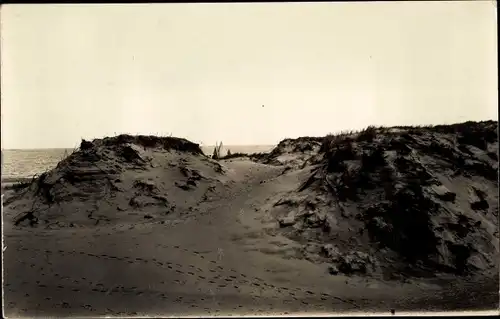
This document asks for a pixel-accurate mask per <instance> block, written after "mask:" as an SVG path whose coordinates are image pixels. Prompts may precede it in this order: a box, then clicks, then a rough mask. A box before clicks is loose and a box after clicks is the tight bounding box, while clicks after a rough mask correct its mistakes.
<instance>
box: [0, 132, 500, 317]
mask: <svg viewBox="0 0 500 319" xmlns="http://www.w3.org/2000/svg"><path fill="white" fill-rule="evenodd" d="M473 125H476V126H477V127H478V129H477V130H479V132H482V133H477V134H478V135H480V134H483V135H484V134H487V133H485V132H487V131H485V130H486V128H488V127H489V128H488V129H491V128H493V131H495V129H496V128H495V126H496V123H493V124H492V125H490V126H488V125H487V124H484V123H483V124H481V123H479V124H478V123H475V124H473ZM481 125H482V126H481ZM481 127H484V128H485V130H483V131H481ZM420 131H422V132H423V133H419V132H420ZM420 131H418V132H416V133H415V132H407V133H406V134H407V135H410V136H411V137H413V138H414V139H416V140H417V142H414V144H411V142H408V141H407V140H404V143H402V144H403V145H412V146H411V148H412V151H411V152H410V153H411V154H414V156H417V155H418V158H419V160H420V163H422V161H424V163H422V166H424V165H426V172H430V173H429V174H431V177H428V176H427V175H425V174H421V175H417V176H413V175H411V172H415V171H418V168H413V170H411V169H406V167H407V166H408V165H413V164H412V163H413V162H414V161H413V159H414V158H415V157H411V159H412V160H410V159H408V158H410V157H408V153H406V152H407V151H406V150H405V149H404V146H403V147H401V146H398V147H400V148H402V149H403V150H402V151H401V150H400V149H395V150H391V149H387V148H386V146H385V145H386V144H384V143H386V138H387V140H388V141H389V140H390V141H392V140H397V139H398V138H407V137H406V135H404V134H405V133H401V132H399V133H398V134H397V135H391V134H392V133H391V132H379V133H377V134H375V136H374V138H373V139H370V138H368V139H367V140H364V139H363V138H362V139H361V140H360V142H352V143H350V144H351V146H353V147H352V149H353V150H354V151H353V152H352V153H354V155H353V154H351V155H349V156H347V157H345V156H344V157H339V155H338V154H337V155H335V154H336V151H335V150H336V149H337V148H338V147H337V146H332V145H340V146H339V147H340V149H342V148H343V147H344V146H342V145H347V144H346V143H345V142H341V141H340V140H335V141H334V139H332V138H331V137H330V138H329V140H328V142H325V140H324V139H317V138H315V139H312V141H311V142H310V143H309V142H308V139H307V138H305V139H299V140H287V141H285V142H284V143H282V144H281V145H279V146H278V147H277V149H276V150H275V151H273V152H272V153H270V154H267V155H259V156H254V157H240V158H232V159H227V160H221V161H214V160H211V159H209V158H207V157H206V156H204V155H203V154H202V152H201V151H200V150H199V147H198V146H197V145H196V144H193V143H190V142H189V141H186V140H183V139H176V138H153V137H130V136H120V137H115V138H107V139H103V140H95V141H93V142H83V143H82V145H81V147H80V150H79V151H78V152H76V153H74V154H72V155H71V156H70V157H69V158H67V159H66V160H64V161H62V162H61V163H60V164H59V165H58V166H57V167H56V168H55V169H53V170H52V171H50V172H47V173H46V174H43V175H42V176H40V177H38V178H37V179H34V180H33V182H32V183H28V185H26V186H25V187H20V188H17V189H16V190H9V191H6V193H5V198H4V199H3V200H4V211H3V221H4V222H3V231H4V247H6V248H5V251H4V256H3V257H4V289H5V290H4V306H5V307H4V309H5V314H6V315H7V316H42V315H44V316H89V315H90V316H98V315H163V316H164V315H172V316H175V315H186V314H191V315H213V314H219V315H224V314H225V315H228V314H233V315H236V314H240V315H243V314H268V313H269V312H271V313H276V314H277V313H281V314H283V313H289V314H292V313H303V312H308V313H332V312H343V311H352V312H360V311H377V312H378V311H387V313H389V311H390V309H396V312H397V311H404V310H407V311H409V310H434V311H444V310H462V309H495V308H497V306H498V232H496V233H495V229H497V228H498V218H493V217H491V216H494V214H496V212H497V211H498V195H497V193H498V184H497V182H494V181H493V180H492V178H491V177H492V173H491V172H490V171H489V169H488V168H485V167H487V165H490V166H491V167H493V169H494V170H495V171H496V170H497V169H498V160H496V161H489V159H488V158H491V156H492V155H490V156H488V155H486V157H488V158H486V157H484V156H482V155H481V154H487V153H488V152H490V153H491V152H493V153H495V152H497V151H496V150H497V149H498V139H497V137H496V135H495V137H494V138H493V140H492V142H489V143H487V144H486V150H482V149H481V148H477V147H475V146H470V145H469V146H467V149H469V150H470V153H471V154H469V153H467V154H469V155H467V156H468V157H467V159H466V163H465V164H464V163H463V162H459V163H458V164H456V165H462V166H461V167H462V170H461V171H460V172H459V173H457V174H456V175H453V174H452V173H453V172H455V171H454V168H453V169H448V166H447V165H448V164H446V163H448V162H447V161H448V160H447V159H446V158H444V159H443V158H442V157H439V159H440V161H438V156H437V155H436V156H434V155H433V156H428V155H425V156H424V155H423V153H422V154H421V153H419V152H423V151H421V148H420V147H419V146H418V147H417V145H423V144H425V143H423V142H422V140H424V139H425V136H426V135H428V136H431V137H428V139H430V140H432V141H434V139H435V138H436V136H441V135H439V134H441V133H436V132H434V131H433V132H432V133H430V132H425V131H424V130H423V129H420ZM418 134H420V135H418ZM436 134H437V135H436ZM442 134H443V137H442V138H443V139H444V138H445V137H451V138H454V140H452V141H451V142H450V143H451V145H454V146H453V147H454V148H453V153H448V154H453V156H455V157H458V156H459V154H465V153H466V151H463V150H465V147H462V146H460V145H462V144H463V143H460V142H459V141H462V142H463V138H462V139H461V137H460V136H461V135H460V133H457V132H456V131H451V132H447V133H442ZM401 136H403V137H401ZM344 138H345V137H342V139H344ZM352 138H353V141H354V139H355V138H357V137H356V136H354V135H353V136H352ZM443 139H439V140H438V142H436V143H441V142H442V143H447V142H443V141H444V140H443ZM457 140H459V141H457ZM332 141H333V142H332ZM474 141H475V140H474ZM329 143H333V144H329ZM335 143H336V144H335ZM390 143H392V144H394V145H396V144H397V143H398V142H397V141H395V142H390ZM426 143H427V142H426ZM431 143H432V142H431ZM453 143H455V144H453ZM392 144H391V145H392ZM297 145H299V146H297ZM377 145H384V150H383V151H384V154H383V155H384V156H382V157H383V158H384V160H383V161H375V162H376V163H380V165H379V166H377V165H375V168H373V165H368V164H367V165H368V168H369V169H368V168H366V167H365V169H366V170H368V172H365V173H363V174H361V173H360V171H356V169H354V170H353V169H352V168H349V167H350V166H351V165H352V166H356V165H358V166H359V165H361V164H359V163H366V160H365V162H362V159H359V157H360V156H362V154H363V152H367V153H369V154H371V153H370V152H375V151H376V150H377ZM398 145H399V144H398ZM439 145H441V144H439ZM441 146H442V145H441ZM459 147H460V148H462V149H463V150H460V149H459ZM495 147H496V150H494V148H495ZM450 148H451V146H450ZM457 149H458V151H459V152H461V153H456V152H458V151H457ZM391 154H392V155H391ZM405 154H406V155H405ZM425 154H427V153H425ZM335 156H337V157H335ZM369 156H370V155H369ZM375 156H379V157H380V154H379V155H375ZM390 156H393V157H390ZM398 156H399V157H402V158H406V159H408V161H410V162H411V163H410V164H405V165H407V166H394V163H397V161H396V159H397V158H398ZM440 156H441V155H440ZM448 156H451V155H448ZM464 156H465V155H464ZM332 158H334V160H332ZM346 158H348V159H346ZM349 158H350V159H349ZM394 158H396V159H394ZM423 159H425V160H423ZM431 161H433V162H431ZM467 161H469V162H467ZM346 162H347V163H346ZM358 162H359V163H358ZM341 163H345V164H341ZM467 163H468V164H467ZM481 163H482V164H481ZM485 163H487V164H485ZM495 163H496V165H497V166H496V167H495V166H494V165H495ZM464 165H465V166H464ZM467 165H468V166H467ZM388 166H390V167H392V168H393V177H392V179H391V181H392V182H391V183H393V184H394V185H401V186H398V187H399V188H397V187H396V190H398V189H409V190H411V191H413V193H412V194H414V193H415V192H416V193H417V194H418V189H415V188H412V186H408V185H412V184H411V182H409V180H412V178H413V179H418V180H420V181H422V182H421V183H420V185H421V187H422V188H423V187H428V188H429V189H430V190H434V191H435V192H434V193H432V194H434V195H430V194H431V193H430V190H429V192H427V188H425V192H424V191H422V197H421V198H419V199H422V198H424V199H425V198H427V199H429V200H430V201H431V202H432V203H434V204H435V205H438V206H432V207H433V209H436V210H435V211H434V210H433V211H432V214H431V215H432V217H429V218H428V220H427V222H426V223H423V224H425V225H426V226H425V227H424V226H423V224H418V223H416V222H415V221H412V222H413V223H414V225H416V226H418V227H421V228H418V230H419V232H420V231H423V230H425V229H431V230H432V231H433V234H438V233H439V234H441V233H443V234H445V235H442V236H444V237H445V238H443V239H440V237H439V236H441V235H439V236H438V235H430V234H427V233H425V232H424V233H422V234H421V235H420V236H421V238H422V241H423V242H427V241H429V242H431V243H432V244H434V245H435V246H434V247H435V249H431V248H432V247H431V246H430V244H429V245H425V247H426V249H428V250H425V249H422V250H417V253H418V254H416V256H413V257H412V255H411V254H405V253H404V252H405V250H407V249H408V245H410V246H411V244H412V243H413V241H414V237H412V236H416V235H413V234H412V233H411V231H409V230H408V226H405V224H401V222H400V221H398V220H397V219H396V218H394V217H392V219H391V216H393V215H391V214H392V213H393V211H394V210H390V209H388V210H387V212H386V213H384V214H379V215H381V216H379V215H377V214H378V213H374V211H373V209H372V210H370V207H379V206H377V205H382V204H381V203H386V204H387V205H390V204H391V203H393V202H392V201H391V200H392V199H387V198H385V196H386V195H387V194H386V193H385V188H384V187H383V183H381V182H380V181H379V180H378V179H381V178H383V177H381V176H383V174H381V173H380V172H379V171H378V168H384V167H388ZM443 167H445V168H446V169H444V168H443ZM472 167H474V169H473V168H472ZM346 171H349V172H351V173H352V174H351V175H352V176H358V175H360V174H361V175H362V176H364V177H363V178H364V179H363V178H361V180H362V181H363V183H365V184H357V186H356V189H357V190H358V191H359V192H363V193H362V195H360V194H352V193H350V192H348V191H345V190H344V191H343V193H342V191H338V190H337V189H336V187H337V188H338V187H341V186H340V185H346V183H347V185H350V184H349V180H348V179H346V178H343V179H342V178H341V177H339V176H342V175H343V174H345V172H346ZM423 176H424V177H425V178H424V177H423ZM451 176H453V177H451ZM335 178H340V180H341V181H342V182H339V180H335ZM426 178H427V179H431V180H433V181H434V180H435V179H437V180H439V181H440V183H441V185H443V186H441V185H439V184H437V182H434V183H431V184H430V186H429V185H427V184H425V183H424V182H425V181H427V179H426ZM432 178H434V179H432ZM355 180H357V179H355ZM472 182H474V184H473V185H475V186H473V187H475V188H474V189H476V188H477V189H480V190H481V191H482V192H484V193H485V194H486V198H485V197H484V196H483V197H481V196H480V195H478V194H482V195H484V194H483V193H477V192H476V193H471V192H469V187H471V185H472V184H471V183H472ZM359 183H361V182H359ZM370 183H371V184H370ZM330 184H331V185H333V189H331V186H329V185H330ZM373 184H375V185H373ZM362 185H371V186H368V187H365V186H362ZM433 185H436V187H434V186H433ZM443 187H446V189H447V190H448V192H447V191H446V190H444V189H443ZM344 188H345V187H344ZM387 189H388V192H393V193H394V198H398V197H397V196H402V195H398V194H399V193H398V191H396V190H390V191H389V189H391V188H389V187H387ZM474 189H473V190H472V191H474ZM377 192H378V193H377ZM449 192H452V193H455V195H454V196H455V197H454V201H451V197H453V195H449V194H448V193H449ZM346 194H347V195H346ZM405 194H406V193H405ZM447 194H448V195H447ZM474 194H475V195H474ZM438 196H441V197H439V198H441V199H439V201H438V199H436V198H438ZM474 196H476V197H474ZM495 196H497V197H495ZM405 198H407V199H409V200H410V199H411V198H412V197H411V196H409V197H405ZM481 198H483V199H481ZM410 201H411V200H410ZM482 201H487V204H488V207H486V205H485V204H484V203H482ZM382 207H386V206H382ZM388 207H391V206H388ZM443 207H444V208H443ZM417 208H419V207H417ZM379 211H380V210H377V211H376V212H379ZM417 211H418V209H414V210H411V209H408V210H406V211H405V212H406V213H408V214H410V215H411V216H414V215H417V216H418V214H417ZM426 213H429V214H430V213H431V212H430V211H429V212H427V211H426ZM358 214H359V216H357V215H358ZM462 215H464V216H465V217H467V218H468V219H467V222H464V221H463V220H462V219H460V220H458V219H459V218H460V217H458V216H462ZM356 216H357V217H356ZM478 216H480V217H478ZM496 216H498V215H496ZM375 217H380V218H379V220H380V223H385V224H387V225H388V226H387V227H385V226H383V227H382V226H380V224H377V223H376V222H373V221H372V220H373V219H374V218H375ZM469 219H472V220H469ZM417 220H420V219H419V218H417ZM477 221H481V223H480V224H477ZM464 223H465V224H467V225H469V226H463V227H462V228H460V226H450V225H454V224H457V225H465V224H464ZM428 224H430V225H432V227H431V228H429V227H430V226H429V227H427V226H428ZM325 225H326V226H325ZM384 227H385V228H384ZM398 227H399V228H398ZM405 227H407V228H405ZM437 227H442V228H443V230H442V231H440V232H439V230H440V229H441V228H439V229H438V230H436V231H435V232H434V230H435V229H434V228H437ZM360 228H364V229H366V231H365V232H364V234H359V235H356V234H357V233H358V232H359V231H360V230H359V229H360ZM400 228H402V229H403V230H402V231H396V232H395V231H392V232H391V231H389V230H387V229H400ZM463 228H465V229H467V232H466V234H465V236H463V235H464V232H465V231H462V232H460V231H461V230H460V229H463ZM384 231H385V232H384ZM387 233H389V234H391V235H392V237H391V236H389V238H396V239H395V240H394V242H392V241H391V240H389V239H387V238H388V237H387V236H388V235H387ZM404 233H410V235H406V236H407V237H408V236H409V238H410V239H406V240H403V239H402V238H403V237H404ZM398 236H400V237H402V238H401V239H398V238H399V237H398ZM433 236H434V237H433ZM404 238H406V237H404ZM429 238H430V239H429ZM434 238H435V239H434ZM440 240H441V241H440ZM448 242H450V244H448ZM453 245H462V246H465V247H470V248H471V251H473V253H471V254H469V258H465V260H463V259H462V260H460V259H459V260H460V261H459V262H457V258H456V256H454V255H453V248H451V250H450V248H449V247H454V246H453ZM455 251H456V250H455ZM349 252H352V254H351V255H352V256H351V257H349ZM354 252H357V253H354ZM446 254H448V255H446ZM366 256H368V257H369V258H368V257H366ZM471 258H472V261H470V260H469V259H471ZM372 264H373V265H375V266H373V267H372ZM390 265H393V266H391V267H389V266H390ZM363 270H364V271H363ZM388 273H397V274H399V275H397V276H389V275H388Z"/></svg>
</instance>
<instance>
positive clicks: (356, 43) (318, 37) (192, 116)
mask: <svg viewBox="0 0 500 319" xmlns="http://www.w3.org/2000/svg"><path fill="white" fill-rule="evenodd" d="M496 23H497V17H496V9H495V5H494V3H493V2H492V1H471V2H466V1H455V2H386V3H383V2H371V3H370V2H355V3H302V4H300V3H244V4H227V3H226V4H199V3H196V4H135V5H104V4H100V5H84V4H80V5H47V4H38V5H4V6H2V8H1V63H2V65H1V84H2V87H1V93H2V100H1V102H2V103H1V107H2V148H46V147H47V148H50V147H73V146H76V145H78V143H79V142H80V139H81V138H82V137H83V138H86V139H92V138H97V137H103V136H109V135H115V134H118V133H124V132H127V133H131V134H137V133H140V134H165V135H169V134H170V133H172V134H173V135H174V136H178V137H185V138H187V139H190V140H192V141H193V142H197V143H200V142H202V143H203V144H205V145H213V144H215V142H216V141H221V140H222V141H223V142H224V144H226V145H230V144H276V143H277V142H279V141H280V140H282V139H283V138H287V137H299V136H305V135H308V136H322V135H326V134H327V133H329V132H337V131H340V130H344V129H359V128H363V127H366V126H368V125H371V124H374V125H387V126H390V125H409V124H438V123H442V124H451V123H456V122H463V121H467V120H488V119H498V111H497V100H498V91H497V87H498V83H497V82H498V80H497V68H498V67H497V43H496V38H497V37H496ZM262 105H264V107H262Z"/></svg>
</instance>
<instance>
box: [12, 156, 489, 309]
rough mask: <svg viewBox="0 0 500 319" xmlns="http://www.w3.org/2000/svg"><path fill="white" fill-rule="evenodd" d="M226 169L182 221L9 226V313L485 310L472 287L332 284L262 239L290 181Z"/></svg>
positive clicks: (288, 245)
mask: <svg viewBox="0 0 500 319" xmlns="http://www.w3.org/2000/svg"><path fill="white" fill-rule="evenodd" d="M225 165H226V166H227V167H228V168H229V171H228V172H227V176H228V180H227V182H226V183H225V185H224V188H223V190H222V191H220V192H219V193H218V194H216V195H214V196H213V198H209V200H208V201H205V202H201V203H198V205H197V207H196V209H195V210H193V211H192V212H186V213H185V214H182V215H181V216H176V217H175V219H176V220H177V221H171V222H168V223H165V224H158V223H152V222H150V223H148V222H146V221H145V222H144V223H141V224H126V225H115V226H103V227H99V228H92V229H82V228H79V229H77V228H67V229H57V230H44V229H26V228H24V229H20V228H14V227H12V226H11V223H4V246H6V247H7V249H6V250H5V252H4V309H5V310H4V311H5V315H6V316H9V317H10V316H15V317H18V316H101V315H151V316H154V315H161V316H169V315H171V316H179V315H213V314H219V315H230V314H232V315H244V314H269V313H274V314H283V313H290V314H292V313H297V312H299V313H301V312H309V313H331V312H339V311H353V312H359V311H370V310H373V311H384V312H385V311H387V312H388V311H389V309H391V308H395V309H397V310H411V309H415V310H416V309H422V307H423V306H424V305H425V306H427V308H430V309H437V310H444V309H450V310H451V309H460V308H471V307H472V308H477V307H478V305H479V304H480V303H481V302H484V300H483V301H480V300H474V297H473V294H472V295H471V293H472V291H471V290H468V291H467V293H466V296H464V297H460V296H459V295H457V294H460V291H457V290H455V289H454V290H453V291H451V290H450V291H451V292H450V291H446V290H443V289H438V288H437V286H432V285H428V284H423V283H421V284H416V283H412V284H400V283H387V282H381V281H376V280H369V279H364V278H355V277H352V278H349V277H344V276H331V275H329V274H328V273H327V271H326V266H325V265H316V264H312V263H310V262H308V261H305V260H299V259H294V258H293V256H292V254H291V252H292V251H293V248H294V247H295V245H296V244H295V243H294V242H292V241H290V240H288V239H286V238H284V237H282V236H280V235H279V234H278V233H276V232H275V233H273V232H265V231H264V228H265V227H272V225H271V224H269V223H265V222H264V220H265V218H264V217H263V216H264V214H265V211H262V208H261V207H262V204H263V203H264V202H265V199H266V198H267V197H269V196H271V195H273V192H280V191H283V190H286V189H287V187H294V186H293V185H294V184H293V183H292V182H291V181H290V183H287V180H286V179H287V178H288V179H293V178H294V176H293V175H291V176H287V177H283V178H281V177H278V176H279V175H280V173H281V172H282V170H283V168H282V167H273V166H267V165H263V164H257V163H253V162H250V161H247V160H234V161H228V162H226V163H225ZM277 177H278V178H277ZM262 181H266V182H262ZM261 182H262V183H261ZM290 185H292V186H290ZM187 193H188V192H187ZM68 213H71V212H68ZM273 227H274V226H273ZM463 290H467V289H465V288H464V289H463ZM450 298H452V299H450ZM456 298H461V300H460V302H459V303H457V299H456ZM450 300H451V301H450ZM486 304H491V301H490V302H489V303H488V302H486Z"/></svg>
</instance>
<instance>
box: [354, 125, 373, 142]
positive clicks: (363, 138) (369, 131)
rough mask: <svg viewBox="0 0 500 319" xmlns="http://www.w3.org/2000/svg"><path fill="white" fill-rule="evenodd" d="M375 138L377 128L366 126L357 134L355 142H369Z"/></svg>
mask: <svg viewBox="0 0 500 319" xmlns="http://www.w3.org/2000/svg"><path fill="white" fill-rule="evenodd" d="M376 136H377V128H376V127H375V126H368V127H367V128H365V129H364V130H362V131H361V132H359V135H358V137H357V138H356V141H358V142H371V141H373V140H374V139H375V137H376Z"/></svg>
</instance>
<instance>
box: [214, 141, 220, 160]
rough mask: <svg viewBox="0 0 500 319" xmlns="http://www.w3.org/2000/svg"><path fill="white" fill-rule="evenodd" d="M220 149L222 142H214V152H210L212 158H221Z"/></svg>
mask: <svg viewBox="0 0 500 319" xmlns="http://www.w3.org/2000/svg"><path fill="white" fill-rule="evenodd" d="M221 149H222V142H220V144H217V142H216V143H215V147H214V152H213V154H212V158H213V159H215V160H218V159H221V158H222V156H221Z"/></svg>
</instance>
